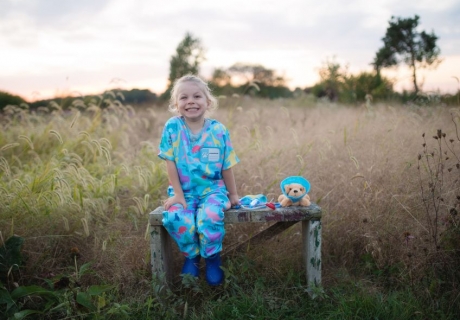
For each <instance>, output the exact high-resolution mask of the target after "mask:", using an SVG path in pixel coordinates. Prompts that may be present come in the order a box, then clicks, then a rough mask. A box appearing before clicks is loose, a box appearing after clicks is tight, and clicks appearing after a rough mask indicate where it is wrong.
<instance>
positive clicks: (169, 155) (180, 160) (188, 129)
mask: <svg viewBox="0 0 460 320" xmlns="http://www.w3.org/2000/svg"><path fill="white" fill-rule="evenodd" d="M216 107H217V100H216V98H214V97H213V96H212V94H211V92H210V89H209V87H208V85H207V84H206V83H205V82H204V81H203V80H201V79H200V78H198V77H196V76H193V75H187V76H184V77H182V78H180V79H178V80H176V81H175V83H174V86H173V89H172V91H171V101H170V105H169V109H170V111H172V112H174V113H176V114H178V115H177V116H175V117H172V118H170V119H169V120H168V121H167V122H166V124H165V127H164V129H163V134H162V137H161V142H160V152H159V154H158V156H159V157H160V158H161V159H164V160H165V161H166V168H167V172H168V177H169V184H170V185H169V188H168V195H169V198H168V199H167V200H166V201H165V203H164V208H165V211H164V212H163V225H164V227H165V228H166V230H168V232H169V234H170V235H171V236H172V238H173V239H174V240H175V241H176V242H177V244H178V246H179V249H180V251H181V252H182V253H183V254H184V256H185V262H184V266H183V267H182V274H191V275H192V276H194V277H198V276H199V273H200V270H199V263H200V258H201V257H203V258H204V259H205V261H206V281H207V282H208V283H209V284H210V285H212V286H217V285H219V284H221V283H222V281H223V279H224V273H223V271H222V269H221V268H220V266H221V259H220V251H222V240H223V238H224V235H225V229H224V211H225V210H227V209H229V208H230V207H231V206H232V205H234V206H236V205H238V204H239V197H238V194H237V191H236V184H235V178H234V176H233V171H232V167H233V166H234V165H235V164H237V163H238V162H239V159H238V157H237V156H236V154H235V151H234V150H233V147H232V144H231V142H230V135H229V132H228V131H227V129H226V128H225V126H224V125H223V124H221V123H220V122H218V121H216V120H213V119H209V118H206V117H205V116H206V115H207V114H208V113H209V112H210V111H212V110H214V109H215V108H216Z"/></svg>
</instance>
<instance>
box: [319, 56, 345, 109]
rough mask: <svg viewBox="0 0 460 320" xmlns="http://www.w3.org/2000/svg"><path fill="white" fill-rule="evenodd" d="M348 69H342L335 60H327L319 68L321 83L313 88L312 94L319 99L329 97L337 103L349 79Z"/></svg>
mask: <svg viewBox="0 0 460 320" xmlns="http://www.w3.org/2000/svg"><path fill="white" fill-rule="evenodd" d="M347 72H348V71H347V67H342V66H341V65H340V63H338V62H336V61H335V59H334V58H333V59H326V61H325V62H323V65H322V66H321V68H319V72H318V73H319V77H320V82H319V83H317V84H316V85H314V86H313V88H312V89H311V91H312V93H313V94H314V95H315V96H317V97H327V98H328V99H329V100H330V101H337V100H338V99H339V93H340V92H341V90H342V89H343V85H344V83H345V79H346V77H347Z"/></svg>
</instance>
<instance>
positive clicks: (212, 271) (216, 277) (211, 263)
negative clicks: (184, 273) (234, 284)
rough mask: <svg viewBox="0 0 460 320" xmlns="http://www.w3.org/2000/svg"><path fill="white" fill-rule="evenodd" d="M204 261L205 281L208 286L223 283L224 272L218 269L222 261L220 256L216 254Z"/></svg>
mask: <svg viewBox="0 0 460 320" xmlns="http://www.w3.org/2000/svg"><path fill="white" fill-rule="evenodd" d="M205 260H206V281H207V282H208V284H209V285H210V286H218V285H220V284H222V282H223V281H224V270H222V269H221V268H220V266H221V265H222V261H221V259H220V254H219V253H216V254H213V255H212V256H210V257H208V258H206V259H205Z"/></svg>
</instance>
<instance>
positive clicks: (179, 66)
mask: <svg viewBox="0 0 460 320" xmlns="http://www.w3.org/2000/svg"><path fill="white" fill-rule="evenodd" d="M419 19H420V17H419V16H418V15H415V16H414V17H413V18H412V17H409V18H400V17H394V16H393V17H391V19H390V20H389V22H388V27H387V30H386V33H385V36H384V37H383V38H382V42H383V45H382V47H381V48H379V49H378V51H377V52H376V54H375V57H374V60H373V61H372V62H371V63H370V64H371V65H372V66H373V71H371V72H361V73H358V74H351V73H349V72H348V67H347V66H343V65H341V64H340V63H338V62H336V61H335V58H328V59H326V61H324V62H323V63H322V66H321V67H320V68H319V78H320V80H319V82H318V83H316V84H315V85H313V86H312V87H307V88H296V89H295V90H290V89H289V88H288V86H287V85H286V83H287V80H286V79H285V77H284V76H282V75H279V74H277V72H276V71H275V70H272V69H269V68H266V67H264V66H263V65H260V64H247V63H241V62H237V63H235V64H233V65H231V66H230V67H228V68H216V69H214V71H213V73H212V75H211V78H210V79H206V80H208V82H209V84H210V87H211V89H212V90H213V92H214V94H215V95H217V96H220V95H225V96H231V95H233V94H238V95H252V96H258V97H262V98H269V99H276V98H292V97H295V96H298V95H301V94H311V95H313V96H315V97H317V98H324V99H328V100H330V101H334V102H342V103H357V102H362V101H366V100H369V99H372V100H373V101H379V100H381V101H384V100H399V101H401V102H407V101H409V100H413V99H416V98H417V97H419V93H420V88H419V86H420V85H419V83H418V80H417V71H418V70H420V69H422V68H428V67H431V68H436V67H437V66H438V65H439V63H440V62H441V61H442V60H441V58H440V53H441V50H440V48H439V47H438V45H437V40H438V37H437V36H436V35H435V34H434V32H431V33H427V32H425V31H419V30H418V25H419ZM205 59H206V57H205V50H204V46H203V44H202V42H201V40H200V39H199V38H197V37H195V36H194V35H193V34H191V33H186V34H185V37H184V38H183V39H182V41H181V42H180V43H179V44H178V46H177V48H176V52H175V54H174V55H173V56H171V58H170V61H169V77H168V88H167V89H166V91H165V92H163V93H161V94H159V95H157V94H155V93H153V92H150V91H149V90H140V89H133V90H117V92H118V93H119V95H120V97H122V100H123V101H124V102H125V103H129V104H134V105H141V104H152V103H158V102H166V101H167V100H168V99H169V95H170V90H171V88H172V85H173V83H174V80H175V79H177V78H180V77H181V76H183V75H186V74H196V75H199V74H200V66H201V64H202V63H203V61H204V60H205ZM398 65H406V66H408V67H409V68H410V69H411V73H412V83H413V91H404V92H402V93H398V92H395V91H394V89H393V85H394V84H393V81H392V80H390V79H389V78H387V77H384V76H383V75H382V74H381V71H382V70H383V69H386V68H391V67H394V66H398ZM458 95H459V93H457V96H458ZM97 97H98V96H86V97H84V99H85V100H90V99H96V98H97ZM99 97H100V96H99ZM444 98H445V99H446V101H447V102H448V99H449V97H444ZM450 99H451V100H452V101H454V102H455V100H458V97H453V98H452V97H450ZM52 100H53V101H57V100H59V101H57V102H58V103H59V104H61V105H63V107H66V106H68V105H70V103H71V98H55V99H52ZM101 100H102V99H101ZM46 102H49V100H42V101H36V102H32V103H29V105H30V107H31V108H35V107H38V106H40V105H43V104H44V103H46ZM21 103H25V101H24V99H22V98H21V97H19V96H14V95H11V94H9V93H7V92H2V91H0V109H2V108H3V107H4V106H6V105H8V104H15V105H19V104H21Z"/></svg>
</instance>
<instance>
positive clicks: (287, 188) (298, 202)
mask: <svg viewBox="0 0 460 320" xmlns="http://www.w3.org/2000/svg"><path fill="white" fill-rule="evenodd" d="M285 194H286V195H285ZM302 195H303V196H302ZM288 196H289V197H288ZM299 197H301V198H299ZM293 199H294V200H293ZM278 202H279V203H280V205H281V206H282V207H289V206H305V207H308V206H309V205H310V204H311V202H310V196H309V195H308V194H307V191H306V189H305V187H304V186H302V185H301V184H300V183H290V184H286V185H284V193H283V194H281V195H280V196H279V197H278Z"/></svg>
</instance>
